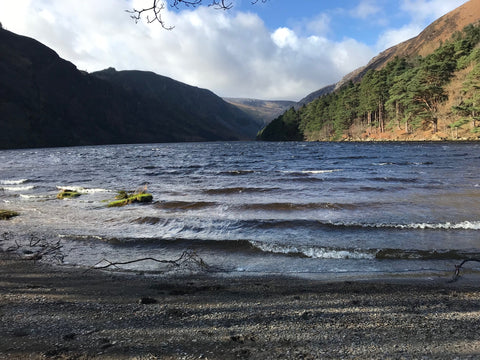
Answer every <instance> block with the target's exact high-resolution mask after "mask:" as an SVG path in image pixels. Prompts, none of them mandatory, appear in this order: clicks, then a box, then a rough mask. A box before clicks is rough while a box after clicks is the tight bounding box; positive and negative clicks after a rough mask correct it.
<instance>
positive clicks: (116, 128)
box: [0, 28, 260, 148]
mask: <svg viewBox="0 0 480 360" xmlns="http://www.w3.org/2000/svg"><path fill="white" fill-rule="evenodd" d="M259 128H260V126H259V125H258V124H257V123H256V122H255V120H253V119H252V117H251V116H250V115H248V114H246V113H244V112H243V111H241V110H239V109H238V108H236V107H235V106H233V105H231V104H229V103H227V102H225V101H223V100H222V99H221V98H220V97H218V96H216V95H215V94H213V93H212V92H211V91H209V90H205V89H199V88H196V87H193V86H189V85H186V84H183V83H180V82H178V81H175V80H172V79H170V78H167V77H164V76H160V75H157V74H154V73H151V72H142V71H115V70H114V69H107V70H104V71H100V72H96V73H92V74H88V73H86V72H82V71H79V70H78V69H77V68H76V67H75V65H73V64H72V63H70V62H68V61H66V60H63V59H61V58H60V57H59V56H58V55H57V54H56V53H55V51H53V50H52V49H50V48H48V47H46V46H44V45H43V44H41V43H40V42H38V41H36V40H34V39H31V38H28V37H24V36H20V35H17V34H14V33H12V32H9V31H7V30H4V29H1V28H0V148H27V147H54V146H74V145H96V144H118V143H149V142H180V141H216V140H248V139H253V138H254V137H255V135H256V133H257V131H258V129H259Z"/></svg>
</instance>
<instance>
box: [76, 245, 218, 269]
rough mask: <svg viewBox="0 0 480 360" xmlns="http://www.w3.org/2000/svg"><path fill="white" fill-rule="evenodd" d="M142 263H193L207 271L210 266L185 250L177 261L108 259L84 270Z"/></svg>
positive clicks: (146, 258)
mask: <svg viewBox="0 0 480 360" xmlns="http://www.w3.org/2000/svg"><path fill="white" fill-rule="evenodd" d="M142 261H153V262H157V263H160V264H167V265H172V266H175V267H180V266H182V265H187V266H188V265H189V264H190V263H193V264H195V265H198V266H199V267H200V268H202V269H209V268H210V266H209V265H208V264H207V263H206V262H205V261H203V259H202V258H201V257H200V256H198V255H197V253H196V252H195V251H190V250H186V251H184V252H183V253H182V254H181V255H180V257H179V258H178V259H174V260H165V259H157V258H153V257H144V258H140V259H134V260H129V261H115V262H113V261H110V260H108V259H102V260H100V261H99V262H97V263H96V264H95V265H93V266H92V267H90V268H88V269H87V270H85V272H87V271H90V270H92V269H108V268H109V267H115V268H119V266H120V265H129V264H133V263H137V262H142ZM101 263H106V265H102V266H99V264H101Z"/></svg>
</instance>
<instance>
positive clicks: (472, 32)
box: [258, 24, 480, 141]
mask: <svg viewBox="0 0 480 360" xmlns="http://www.w3.org/2000/svg"><path fill="white" fill-rule="evenodd" d="M479 89H480V27H479V26H478V25H473V24H472V25H468V26H467V27H465V29H464V30H463V31H461V32H460V31H459V32H456V33H455V34H453V36H452V37H451V39H450V40H448V41H446V42H444V43H443V44H442V45H441V46H439V47H438V48H437V49H436V50H435V51H433V52H432V53H430V54H429V55H427V56H424V57H422V56H417V57H414V58H402V57H395V58H394V59H393V60H391V61H390V62H388V63H387V64H386V65H385V66H384V67H383V68H381V69H379V70H369V71H368V72H367V73H366V74H365V75H364V76H363V78H362V79H361V81H359V82H357V83H353V82H352V81H350V82H348V83H346V84H345V85H343V86H342V87H341V88H340V89H338V90H337V91H335V92H333V93H330V94H327V95H324V96H322V97H320V98H318V99H316V100H315V101H313V102H311V103H309V104H307V105H306V106H303V107H301V108H300V109H298V110H295V109H290V110H289V111H287V112H286V113H284V114H283V115H281V116H280V117H278V118H277V119H275V120H274V121H272V123H271V124H269V125H268V126H267V127H266V128H265V129H263V130H262V131H261V132H260V133H259V134H258V138H259V139H261V140H298V139H303V140H309V141H324V140H442V139H469V140H472V139H479V138H480V127H479V125H480V121H478V120H480V116H479V114H480V93H479Z"/></svg>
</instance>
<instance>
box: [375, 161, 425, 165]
mask: <svg viewBox="0 0 480 360" xmlns="http://www.w3.org/2000/svg"><path fill="white" fill-rule="evenodd" d="M372 165H374V166H389V165H396V166H412V165H414V166H419V165H433V162H432V161H421V162H415V161H414V162H412V161H404V162H382V163H373V164H372Z"/></svg>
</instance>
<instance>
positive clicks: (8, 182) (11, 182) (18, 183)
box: [0, 179, 28, 185]
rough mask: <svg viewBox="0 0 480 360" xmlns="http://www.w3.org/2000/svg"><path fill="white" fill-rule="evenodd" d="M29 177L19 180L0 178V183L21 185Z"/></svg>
mask: <svg viewBox="0 0 480 360" xmlns="http://www.w3.org/2000/svg"><path fill="white" fill-rule="evenodd" d="M27 181H28V179H18V180H0V185H20V184H24V183H26V182H27Z"/></svg>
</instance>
